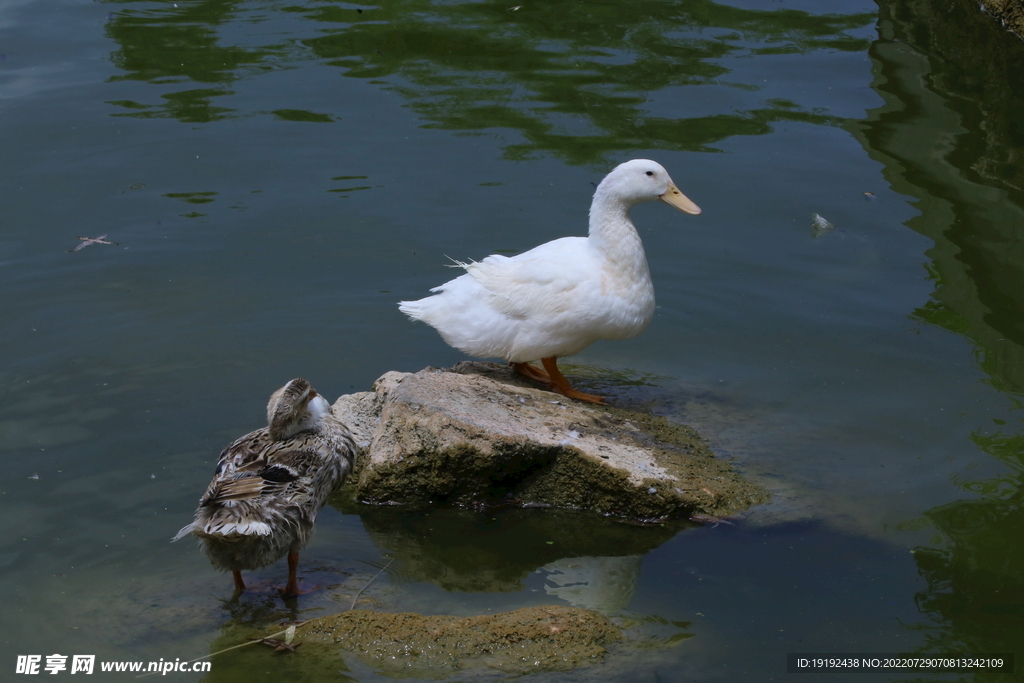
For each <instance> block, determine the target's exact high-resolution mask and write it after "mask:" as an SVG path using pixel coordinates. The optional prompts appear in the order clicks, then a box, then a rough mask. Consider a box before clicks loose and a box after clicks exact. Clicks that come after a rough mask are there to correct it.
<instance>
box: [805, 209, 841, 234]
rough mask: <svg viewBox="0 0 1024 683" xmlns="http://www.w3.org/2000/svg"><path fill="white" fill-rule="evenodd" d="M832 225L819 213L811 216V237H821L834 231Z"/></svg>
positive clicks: (834, 227)
mask: <svg viewBox="0 0 1024 683" xmlns="http://www.w3.org/2000/svg"><path fill="white" fill-rule="evenodd" d="M835 229H836V226H835V224H834V223H830V222H829V221H827V220H825V218H824V217H823V216H822V215H821V214H820V213H814V214H811V236H813V237H821V236H822V235H824V234H825V233H826V232H831V231H832V230H835Z"/></svg>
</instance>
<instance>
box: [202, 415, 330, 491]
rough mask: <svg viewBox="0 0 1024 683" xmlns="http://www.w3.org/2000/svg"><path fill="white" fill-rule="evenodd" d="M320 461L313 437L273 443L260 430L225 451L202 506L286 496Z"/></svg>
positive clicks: (263, 431) (300, 437) (301, 436)
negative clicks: (294, 484) (295, 483)
mask: <svg viewBox="0 0 1024 683" xmlns="http://www.w3.org/2000/svg"><path fill="white" fill-rule="evenodd" d="M321 461H322V458H321V456H320V455H319V453H318V452H317V443H316V439H315V437H314V436H313V435H311V434H308V433H304V434H297V435H296V436H294V437H292V438H289V439H283V440H281V441H274V440H273V439H271V438H270V435H269V433H268V430H267V429H258V430H256V431H255V432H252V433H251V434H247V435H245V436H243V437H242V438H240V439H238V440H237V441H235V442H234V443H232V444H231V445H230V446H228V447H227V448H225V449H224V452H223V453H221V456H220V461H219V462H218V464H217V470H216V472H215V475H214V478H213V481H211V482H210V486H209V488H207V490H206V494H205V495H204V496H203V498H202V500H201V501H200V503H199V505H200V507H207V506H215V505H218V504H223V503H227V502H229V501H242V500H252V499H258V498H265V499H270V498H276V497H280V496H284V495H286V493H287V492H288V491H289V489H292V488H294V486H290V484H293V483H294V482H299V480H302V479H305V478H306V477H307V476H308V474H309V472H310V470H312V469H314V468H315V467H317V466H318V465H320V463H321ZM300 485H301V482H300Z"/></svg>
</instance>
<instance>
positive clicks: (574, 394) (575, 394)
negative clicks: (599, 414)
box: [540, 358, 607, 406]
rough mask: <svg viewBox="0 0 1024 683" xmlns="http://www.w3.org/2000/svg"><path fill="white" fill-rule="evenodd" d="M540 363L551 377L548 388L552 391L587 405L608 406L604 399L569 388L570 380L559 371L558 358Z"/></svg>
mask: <svg viewBox="0 0 1024 683" xmlns="http://www.w3.org/2000/svg"><path fill="white" fill-rule="evenodd" d="M540 362H541V363H543V364H544V369H545V370H547V371H548V375H550V376H551V380H550V381H549V382H548V386H549V387H550V388H551V390H552V391H556V392H558V393H559V394H561V395H562V396H568V397H569V398H574V399H576V400H577V401H586V402H587V403H596V404H598V405H601V406H603V405H607V404H606V403H605V402H604V399H603V398H601V397H600V396H595V395H594V394H584V393H583V392H582V391H576V390H575V389H573V388H572V387H570V386H569V380H567V379H566V378H565V375H563V374H562V371H561V370H559V369H558V365H557V362H558V359H556V358H541V359H540Z"/></svg>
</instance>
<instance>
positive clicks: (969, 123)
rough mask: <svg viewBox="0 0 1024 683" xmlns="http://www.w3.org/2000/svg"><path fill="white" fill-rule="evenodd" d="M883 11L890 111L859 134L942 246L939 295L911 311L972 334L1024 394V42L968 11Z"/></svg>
mask: <svg viewBox="0 0 1024 683" xmlns="http://www.w3.org/2000/svg"><path fill="white" fill-rule="evenodd" d="M882 9H883V14H882V20H881V23H880V31H881V40H879V41H878V42H877V43H875V44H874V45H873V46H872V48H871V51H870V54H871V56H872V59H873V61H874V63H875V73H876V81H875V88H876V89H877V90H878V92H879V93H881V94H882V96H883V97H884V98H885V100H886V104H885V105H884V106H883V107H881V108H879V109H877V110H874V111H872V112H869V114H868V117H867V119H866V120H865V121H861V122H857V123H853V124H851V126H852V128H853V130H854V131H858V136H859V137H861V140H862V142H863V143H864V146H865V149H866V150H867V151H868V153H869V154H871V155H872V156H873V157H875V158H878V159H881V160H883V161H885V163H886V166H885V170H884V173H885V175H886V178H887V179H888V180H889V181H890V182H891V183H892V184H893V186H894V187H895V188H896V189H897V190H899V191H900V192H903V193H906V194H908V195H911V196H914V197H916V198H917V199H918V201H919V204H918V207H919V208H920V209H921V211H922V213H921V215H920V216H918V217H916V218H914V219H911V220H910V221H909V222H908V223H907V225H908V227H910V228H913V229H914V230H917V231H919V232H921V233H922V234H925V235H927V236H928V237H930V238H931V239H933V240H934V241H935V247H934V248H933V249H932V250H930V251H929V253H928V255H929V257H930V258H931V259H932V263H931V265H930V267H929V275H930V276H931V278H932V279H933V280H934V281H935V292H934V294H933V298H932V300H931V301H929V302H928V303H926V304H925V305H923V306H921V307H920V308H918V309H917V310H916V311H914V314H913V315H914V316H915V317H916V318H919V319H920V320H923V321H925V322H928V323H931V324H935V325H938V326H940V327H944V328H946V329H949V330H950V331H953V332H956V333H958V334H963V335H965V336H967V337H968V338H970V339H971V341H972V342H973V343H975V344H976V345H977V346H978V361H979V363H980V365H981V366H982V367H983V368H984V369H985V371H986V372H987V373H989V375H990V377H991V381H992V383H993V385H994V386H995V387H996V388H998V389H999V390H1001V391H1008V392H1013V393H1022V392H1024V315H1022V312H1024V289H1022V288H1021V286H1020V283H1021V282H1022V281H1024V240H1022V239H1021V231H1022V230H1024V228H1022V226H1024V211H1022V205H1024V158H1022V157H1021V150H1022V149H1024V118H1022V117H1024V95H1022V93H1021V89H1020V88H1019V87H1018V84H1019V83H1020V82H1021V79H1024V44H1022V42H1021V41H1020V40H1018V39H1017V38H1016V37H1014V36H1012V35H1010V34H998V33H997V34H993V31H992V26H991V19H990V18H988V17H986V16H984V15H982V14H980V13H977V12H974V11H973V8H971V7H968V6H961V5H955V6H948V5H947V4H945V3H936V2H930V1H929V0H918V1H917V2H914V3H909V4H908V3H895V2H893V3H888V2H883V3H882ZM922 70H924V71H925V72H927V73H929V74H930V75H931V77H930V78H928V79H922V78H920V76H919V74H920V72H921V71H922Z"/></svg>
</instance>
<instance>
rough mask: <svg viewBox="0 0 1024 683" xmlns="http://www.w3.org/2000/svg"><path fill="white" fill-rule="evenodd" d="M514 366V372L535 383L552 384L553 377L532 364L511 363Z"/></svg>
mask: <svg viewBox="0 0 1024 683" xmlns="http://www.w3.org/2000/svg"><path fill="white" fill-rule="evenodd" d="M509 365H511V366H512V370H513V371H515V372H518V373H519V374H520V375H522V376H523V377H525V378H526V379H532V380H533V381H534V382H540V383H542V384H551V377H549V376H548V373H546V372H544V371H543V370H541V369H540V368H538V367H537V366H536V365H533V364H531V363H511V362H510V363H509Z"/></svg>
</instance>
